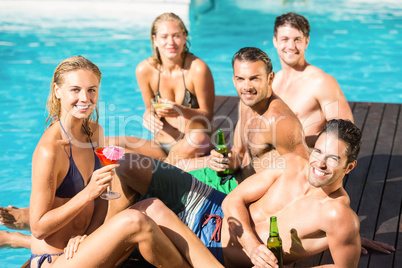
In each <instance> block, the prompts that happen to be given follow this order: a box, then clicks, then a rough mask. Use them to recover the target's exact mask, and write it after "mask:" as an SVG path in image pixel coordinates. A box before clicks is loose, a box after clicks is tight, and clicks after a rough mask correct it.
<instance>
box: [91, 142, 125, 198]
mask: <svg viewBox="0 0 402 268" xmlns="http://www.w3.org/2000/svg"><path fill="white" fill-rule="evenodd" d="M113 147H114V148H117V149H118V150H122V151H124V149H123V148H122V147H119V146H113ZM106 148H108V147H99V148H96V149H95V154H96V155H97V156H98V157H99V160H100V161H101V162H102V164H103V165H105V166H107V165H112V164H116V163H117V160H119V159H120V158H121V157H123V154H120V155H118V157H109V158H108V157H107V156H106V155H105V154H104V153H103V151H104V149H106ZM114 171H115V170H114V169H113V173H114ZM120 196H121V195H120V194H119V193H116V192H113V191H112V186H111V185H109V186H108V187H107V190H106V192H105V193H103V194H101V196H100V197H101V198H103V199H105V200H113V199H117V198H119V197H120Z"/></svg>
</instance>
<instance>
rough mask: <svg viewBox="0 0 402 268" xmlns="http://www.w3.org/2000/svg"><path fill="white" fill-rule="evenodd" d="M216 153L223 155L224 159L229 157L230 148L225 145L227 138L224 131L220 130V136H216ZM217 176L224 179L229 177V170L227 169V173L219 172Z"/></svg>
mask: <svg viewBox="0 0 402 268" xmlns="http://www.w3.org/2000/svg"><path fill="white" fill-rule="evenodd" d="M215 151H217V152H218V153H220V154H223V156H224V157H228V148H227V147H226V145H225V137H224V136H223V132H222V129H219V130H218V134H217V136H216V148H215ZM216 174H217V175H218V176H219V177H221V178H224V177H226V176H227V175H229V169H226V170H225V171H217V172H216Z"/></svg>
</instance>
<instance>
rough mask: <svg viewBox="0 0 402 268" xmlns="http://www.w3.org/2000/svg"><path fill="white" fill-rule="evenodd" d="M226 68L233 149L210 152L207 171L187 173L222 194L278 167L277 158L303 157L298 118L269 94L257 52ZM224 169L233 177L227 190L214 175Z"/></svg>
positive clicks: (265, 67)
mask: <svg viewBox="0 0 402 268" xmlns="http://www.w3.org/2000/svg"><path fill="white" fill-rule="evenodd" d="M232 66H233V83H234V86H235V88H236V90H237V94H238V95H239V98H240V102H239V120H238V122H237V124H236V128H235V131H234V138H233V146H232V148H231V149H230V150H229V153H228V157H224V156H223V155H222V154H220V153H219V152H217V151H216V150H212V151H211V155H210V157H209V158H208V160H209V165H208V166H209V168H203V169H200V170H195V171H190V174H192V175H193V176H194V177H196V178H197V179H199V180H201V181H202V182H204V183H206V184H208V185H211V186H212V187H214V188H215V189H218V190H220V191H222V192H224V193H229V192H230V191H231V190H233V189H234V188H235V187H236V186H237V184H238V183H240V182H242V181H243V180H244V179H245V178H247V177H248V176H250V175H252V174H254V173H259V172H261V171H263V170H266V169H270V168H271V167H272V166H275V165H278V164H279V165H281V164H282V165H284V164H285V163H283V162H282V159H280V158H278V156H279V155H283V154H286V153H297V154H299V155H301V156H303V157H305V158H308V152H307V145H306V144H305V141H304V138H303V128H302V125H301V123H300V121H299V119H298V118H297V117H296V115H295V114H294V113H293V112H292V110H291V109H290V108H289V107H288V106H287V105H286V104H285V102H283V101H282V100H281V99H280V98H279V97H278V96H277V95H276V94H275V93H274V92H273V91H272V83H273V81H274V77H275V73H274V72H273V71H272V64H271V60H270V58H269V57H268V55H267V54H266V53H265V52H263V51H262V50H261V49H259V48H256V47H245V48H242V49H240V50H239V51H238V52H237V53H236V54H235V55H234V56H233V59H232ZM198 168H199V167H198ZM211 169H212V170H211ZM227 169H229V171H230V173H231V174H235V175H234V176H235V181H234V179H232V180H230V181H228V183H227V184H229V186H228V187H222V186H221V185H220V182H221V179H219V177H217V175H216V173H215V172H221V171H225V170H227ZM186 170H188V169H186Z"/></svg>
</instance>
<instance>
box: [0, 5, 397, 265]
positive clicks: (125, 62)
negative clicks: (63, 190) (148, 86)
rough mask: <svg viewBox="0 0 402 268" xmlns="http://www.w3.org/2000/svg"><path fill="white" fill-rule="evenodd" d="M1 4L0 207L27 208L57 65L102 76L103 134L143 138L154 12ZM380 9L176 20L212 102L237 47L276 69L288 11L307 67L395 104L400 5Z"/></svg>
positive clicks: (17, 257) (320, 8)
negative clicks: (297, 22) (296, 23)
mask: <svg viewBox="0 0 402 268" xmlns="http://www.w3.org/2000/svg"><path fill="white" fill-rule="evenodd" d="M3 2H10V1H2V0H0V82H1V83H0V95H1V97H0V105H1V107H3V108H2V109H0V118H1V120H0V148H2V149H3V153H2V154H0V170H1V175H0V183H1V185H2V188H1V190H0V206H7V205H10V204H12V205H15V206H19V207H25V206H28V204H29V195H30V188H31V182H30V174H31V158H32V153H33V151H34V149H35V146H36V144H37V142H38V140H39V139H40V136H41V135H42V133H43V131H44V128H45V120H46V117H47V114H46V112H45V104H46V98H47V95H48V92H49V84H50V81H51V76H52V74H53V71H54V69H55V67H56V66H57V64H58V63H60V62H61V61H62V60H63V59H65V58H67V57H69V56H72V55H77V54H81V55H83V56H85V57H87V58H89V59H90V60H92V61H93V62H94V63H95V64H97V65H98V66H99V67H100V69H101V70H102V72H103V79H102V86H101V98H100V102H99V107H100V123H101V124H102V125H103V127H104V129H105V133H106V134H107V135H111V136H114V135H135V136H140V137H143V138H149V137H150V135H149V133H148V132H147V131H145V130H144V129H143V128H142V114H143V112H144V105H143V102H142V98H141V93H140V90H139V88H138V85H137V82H136V79H135V67H136V66H137V64H138V63H139V62H140V61H142V60H143V59H145V58H146V57H148V56H150V55H151V49H150V41H149V28H150V23H151V22H152V20H153V18H154V17H155V16H157V15H158V14H159V13H156V14H154V16H153V17H151V18H147V19H139V20H138V21H136V18H137V16H135V14H131V15H132V16H129V17H128V15H127V14H126V13H127V12H126V13H124V12H123V11H122V10H123V9H122V8H121V7H123V5H126V4H127V1H115V2H114V4H113V6H112V10H110V12H109V13H108V14H107V16H106V15H105V16H106V18H104V17H103V15H102V13H101V12H99V11H98V12H95V11H94V10H96V9H94V8H92V7H93V5H94V2H93V1H90V0H89V1H81V2H80V3H82V2H84V3H87V5H85V6H81V8H83V7H84V10H80V12H79V13H77V14H75V13H74V12H64V13H63V14H62V15H60V16H50V15H49V12H43V13H41V12H40V11H41V8H44V9H45V6H37V7H36V9H35V10H34V11H36V12H33V11H32V10H31V11H32V12H31V11H30V12H25V13H22V14H21V12H16V11H18V10H19V9H18V7H17V8H16V9H13V10H10V9H9V10H8V11H9V12H7V9H4V8H2V4H3ZM28 2H35V1H28ZM101 2H102V1H101ZM103 2H105V1H103ZM198 2H200V1H198ZM201 2H202V1H201ZM378 2H379V1H374V0H354V1H346V0H338V1H335V0H330V1H324V0H315V1H313V0H310V1H308V0H305V1H296V0H294V1H290V0H287V1H283V2H280V1H274V0H271V1H262V0H259V1H253V4H252V5H250V4H249V1H242V0H237V1H230V0H215V1H204V2H202V5H196V4H194V3H192V4H191V9H190V16H189V18H188V19H187V18H183V19H184V20H185V23H186V25H187V27H188V29H189V32H190V37H191V51H192V52H193V53H194V54H196V55H197V56H199V57H200V58H202V59H203V60H204V61H205V62H206V63H207V64H208V65H209V66H210V68H211V70H212V73H213V76H214V80H215V87H216V94H218V95H236V92H235V90H234V88H233V84H232V67H231V58H232V55H233V54H234V53H235V52H236V51H237V50H238V49H240V48H241V47H244V46H256V47H259V48H261V49H263V50H264V51H266V52H267V53H268V54H269V55H270V57H271V59H272V62H273V65H274V71H279V70H280V63H279V59H278V57H277V55H276V50H275V49H274V47H273V45H272V35H273V23H274V20H275V17H276V16H278V15H280V14H282V13H285V12H288V11H294V12H297V13H300V14H302V15H304V16H306V17H307V19H308V20H309V21H310V24H311V39H310V44H309V47H308V50H307V53H306V58H307V60H308V62H309V63H311V64H313V65H316V66H318V67H320V68H322V69H323V70H324V71H326V72H327V73H329V74H331V75H332V76H334V77H335V78H336V79H337V80H338V82H339V84H340V86H341V88H342V89H343V91H344V93H345V95H346V97H347V99H348V100H350V101H368V102H389V103H401V102H402V91H401V88H402V82H401V79H400V76H401V73H402V72H401V67H400V66H401V64H400V62H401V61H402V38H401V37H402V34H401V33H402V3H400V1H397V0H394V1H393V0H391V1H390V0H388V1H382V3H378ZM17 3H18V2H17ZM41 3H42V4H43V3H46V1H45V2H44V1H41ZM49 3H50V2H49ZM16 5H17V4H16ZM8 8H9V7H8ZM25 10H26V9H25ZM171 11H173V12H176V11H175V10H171ZM118 12H122V13H123V14H122V15H121V16H119V15H116V14H118ZM138 12H140V11H138ZM111 14H115V16H111ZM0 230H5V228H4V227H0ZM29 254H30V251H29V250H26V249H18V250H16V249H1V250H0V263H1V267H19V266H18V265H21V264H22V263H24V262H25V261H26V260H27V259H28V258H29Z"/></svg>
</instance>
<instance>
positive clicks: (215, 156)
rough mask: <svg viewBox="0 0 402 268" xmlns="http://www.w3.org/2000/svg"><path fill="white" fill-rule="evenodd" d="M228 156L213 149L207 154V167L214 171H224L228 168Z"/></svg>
mask: <svg viewBox="0 0 402 268" xmlns="http://www.w3.org/2000/svg"><path fill="white" fill-rule="evenodd" d="M229 157H230V153H229ZM229 157H224V156H223V155H222V154H220V153H218V152H217V151H215V150H212V151H211V155H210V156H209V161H208V163H209V167H210V168H211V169H212V170H215V171H225V170H226V169H228V168H229Z"/></svg>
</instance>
